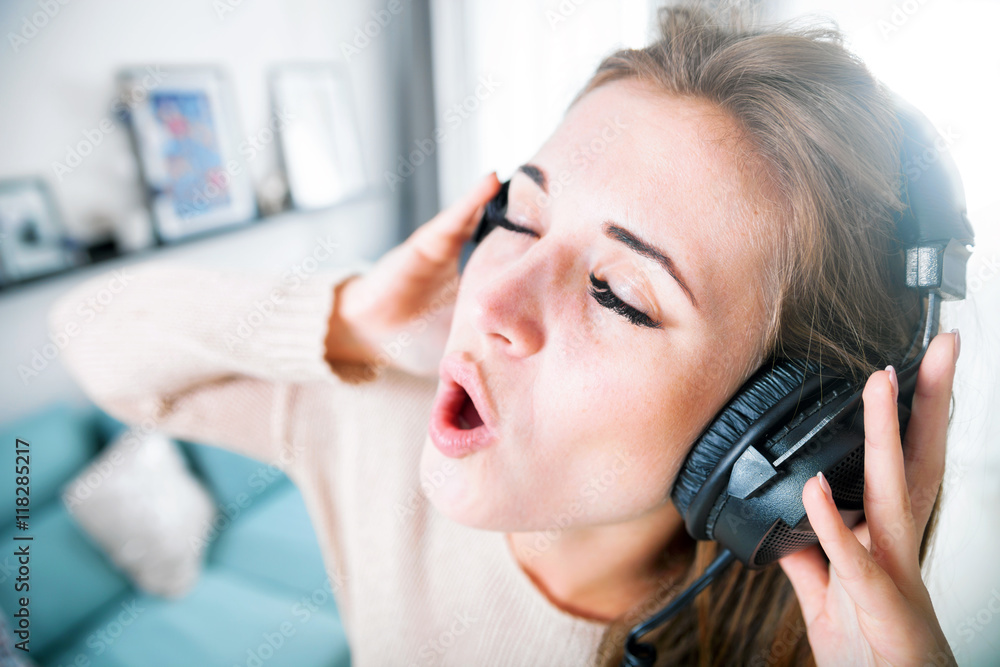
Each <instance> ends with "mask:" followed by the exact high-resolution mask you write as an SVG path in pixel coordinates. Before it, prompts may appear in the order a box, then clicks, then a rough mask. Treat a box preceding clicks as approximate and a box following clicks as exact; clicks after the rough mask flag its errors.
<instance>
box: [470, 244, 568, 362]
mask: <svg viewBox="0 0 1000 667" xmlns="http://www.w3.org/2000/svg"><path fill="white" fill-rule="evenodd" d="M531 254H532V253H528V255H525V256H522V257H521V258H520V259H519V260H518V261H517V262H514V263H512V264H508V265H507V266H504V267H503V268H500V269H498V270H497V271H496V272H495V273H493V274H492V275H491V276H490V277H489V278H487V279H486V280H485V281H484V282H483V284H482V285H480V286H479V287H478V289H477V290H476V291H475V293H474V295H473V297H472V300H471V309H470V310H471V321H472V326H473V327H474V328H475V329H476V330H477V331H478V332H479V333H480V334H481V335H482V336H483V337H484V338H485V339H486V341H487V343H488V344H489V345H492V346H495V347H496V348H497V349H499V350H500V351H501V352H502V353H504V354H507V355H509V356H512V357H519V358H523V357H528V356H531V355H532V354H535V353H537V352H538V351H539V350H541V349H542V346H543V345H544V344H545V325H544V321H543V320H544V308H543V299H544V297H545V292H546V291H547V290H549V289H550V286H551V285H552V284H553V283H552V281H551V280H550V279H549V275H547V274H548V273H549V271H548V270H547V269H546V268H545V266H544V263H543V262H539V261H538V260H539V257H538V256H536V257H535V258H534V259H533V260H532V259H530V258H529V256H530V255H531ZM551 296H552V295H549V297H550V298H551Z"/></svg>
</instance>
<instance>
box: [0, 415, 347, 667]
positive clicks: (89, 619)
mask: <svg viewBox="0 0 1000 667" xmlns="http://www.w3.org/2000/svg"><path fill="white" fill-rule="evenodd" d="M124 429H125V426H124V425H123V424H121V423H120V422H118V421H116V420H114V419H113V418H111V417H109V416H108V415H106V414H105V413H103V412H102V411H100V410H99V409H98V408H96V407H89V408H78V407H75V406H71V405H68V404H57V405H53V406H51V407H49V408H48V409H46V410H44V411H42V412H40V413H38V414H35V415H33V416H30V417H28V418H24V419H21V420H19V421H17V422H14V423H7V424H5V425H3V426H0V433H2V438H3V439H2V442H3V443H4V447H5V449H6V452H7V453H6V454H5V455H4V459H5V461H6V464H5V466H4V468H3V471H2V473H0V507H3V508H5V509H4V510H3V511H2V512H0V543H2V544H3V545H4V546H3V547H2V548H0V607H2V609H3V612H4V617H5V619H6V621H7V623H8V624H9V625H11V630H16V619H13V614H14V613H15V612H16V611H17V610H18V608H19V604H18V598H19V597H20V596H22V595H25V594H24V593H18V592H16V591H15V583H16V578H17V576H18V572H17V570H18V563H17V557H16V556H15V555H14V551H15V548H16V546H15V545H17V544H20V543H19V542H16V541H15V540H14V539H13V537H14V534H15V533H17V534H18V535H32V536H33V538H34V539H33V540H32V542H31V551H30V553H31V560H30V587H31V588H30V593H28V597H29V600H30V602H29V606H28V610H29V614H30V616H29V618H30V632H31V634H30V649H31V651H30V654H29V657H30V658H31V659H32V660H34V661H35V662H36V663H37V664H38V665H41V666H42V667H60V666H62V667H70V666H71V665H72V666H73V667H78V666H79V667H126V666H128V667H134V666H136V665H142V666H143V667H161V666H162V667H176V666H178V665H185V666H187V665H191V666H199V667H200V666H204V667H214V666H216V665H218V666H219V667H235V666H240V667H290V666H293V665H294V666H295V667H314V666H315V667H319V666H320V665H322V666H324V667H346V666H348V665H350V656H349V651H348V646H347V640H346V637H345V636H344V631H343V627H342V625H341V622H340V617H339V614H338V613H337V608H336V604H335V602H334V599H333V595H332V592H331V590H330V584H329V581H328V580H327V577H326V573H325V570H324V567H323V562H322V558H321V555H320V551H319V545H318V544H317V541H316V535H315V533H314V531H313V528H312V525H311V523H310V521H309V517H308V515H307V514H306V509H305V506H304V504H303V502H302V497H301V495H300V493H299V491H298V489H297V488H296V487H295V485H294V484H292V483H291V481H290V480H289V479H288V478H287V477H286V476H285V475H284V474H282V473H281V472H280V471H277V470H276V469H274V468H273V467H270V466H267V465H266V464H264V463H262V462H259V461H255V460H253V459H249V458H247V457H244V456H241V455H239V454H235V453H233V452H230V451H227V450H224V449H220V448H217V447H211V446H207V445H202V444H197V443H191V442H184V441H179V444H180V446H181V449H182V451H183V452H184V455H185V457H186V459H187V462H188V464H189V466H190V468H191V470H192V471H193V472H194V474H195V475H196V476H197V477H199V478H200V479H201V480H202V481H203V482H204V484H205V486H206V487H207V488H208V490H209V491H210V493H211V494H212V495H213V497H214V499H215V501H216V503H217V509H218V512H219V513H220V514H218V515H217V521H216V523H215V526H216V527H218V530H217V531H216V532H215V534H214V535H212V539H211V542H210V543H209V546H208V549H207V554H206V556H205V560H204V569H203V570H202V572H201V576H200V578H199V580H198V583H197V585H196V587H195V588H194V589H193V590H192V591H191V592H189V593H188V594H187V595H186V596H184V597H182V598H180V599H176V600H170V599H166V598H162V597H159V596H156V595H149V594H147V593H144V592H142V591H139V590H137V589H136V588H135V587H133V586H132V585H131V584H130V582H129V580H128V579H127V578H126V577H125V576H123V574H122V572H121V571H119V570H118V569H117V568H116V567H115V566H114V565H113V564H112V563H111V561H110V560H109V559H108V558H107V557H106V556H105V555H104V554H103V552H102V551H101V550H100V549H99V548H98V547H97V546H96V545H95V544H94V543H93V542H91V540H90V539H89V537H88V536H87V535H86V534H85V533H84V532H83V531H82V530H81V529H80V528H79V527H78V526H77V524H76V523H75V521H74V520H73V518H72V516H71V515H70V514H69V512H68V511H67V510H66V508H65V507H64V506H63V503H62V501H61V499H60V491H61V489H62V487H63V485H64V484H65V483H66V482H68V481H69V480H70V479H72V478H73V477H74V476H75V475H76V474H77V473H78V472H79V471H80V470H81V469H82V468H83V467H85V466H86V465H87V463H88V462H89V461H90V460H91V459H92V458H93V457H94V456H95V455H96V454H97V453H98V452H99V451H100V449H101V448H102V447H104V446H105V445H106V444H107V443H108V442H109V441H110V440H111V439H113V438H114V437H115V435H117V434H118V433H119V432H121V431H122V430H124ZM17 438H20V439H22V440H25V441H27V442H29V443H30V451H31V459H30V465H31V480H30V494H31V495H30V498H31V506H30V510H31V513H30V519H29V529H28V530H27V531H19V530H17V529H16V527H15V525H14V521H15V513H14V510H13V508H14V507H15V505H14V498H15V496H14V486H15V480H14V468H13V466H14V456H15V454H14V448H15V441H16V439H17ZM12 620H13V621H14V622H13V623H12ZM14 641H17V638H16V637H15V638H14Z"/></svg>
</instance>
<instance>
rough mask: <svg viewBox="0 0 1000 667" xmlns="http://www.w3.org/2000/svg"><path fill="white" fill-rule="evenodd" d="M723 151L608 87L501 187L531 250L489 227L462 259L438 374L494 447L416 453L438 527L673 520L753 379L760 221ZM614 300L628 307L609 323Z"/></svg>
mask: <svg viewBox="0 0 1000 667" xmlns="http://www.w3.org/2000/svg"><path fill="white" fill-rule="evenodd" d="M735 131H736V128H735V125H734V124H733V123H732V121H730V120H729V119H728V118H727V117H726V116H724V115H723V114H722V113H721V112H720V111H719V110H718V109H717V108H716V107H714V106H713V105H711V104H710V103H707V102H704V101H700V100H692V99H681V98H677V97H672V96H667V95H665V94H663V93H657V92H655V91H653V90H651V89H649V88H646V87H645V86H644V85H643V84H640V83H637V82H634V81H615V82H611V83H608V84H605V85H603V86H601V87H599V88H597V89H595V90H593V91H591V92H590V93H589V94H587V95H586V96H584V97H583V98H582V99H581V100H579V101H578V103H577V104H576V105H575V106H574V107H572V108H571V109H570V110H569V111H568V112H567V114H566V116H565V118H564V120H563V122H562V123H561V124H560V125H559V127H558V128H557V129H556V131H555V132H554V134H553V135H552V136H551V137H550V138H549V140H548V141H547V142H546V143H545V144H544V145H543V146H542V147H541V149H540V150H539V151H538V152H537V153H536V154H535V155H534V156H533V157H532V158H531V159H530V160H529V161H528V163H527V164H528V165H530V166H527V167H524V168H522V169H520V170H518V171H517V172H516V173H515V174H514V175H513V176H512V178H511V181H510V189H509V199H508V207H507V218H508V219H509V220H510V221H512V222H513V223H514V224H515V225H517V226H519V227H520V228H523V229H524V230H526V231H524V232H522V231H513V230H510V229H506V228H502V227H498V228H496V229H494V230H493V231H492V232H490V233H489V234H488V235H487V236H486V238H485V239H484V240H483V241H482V243H481V244H480V245H479V246H478V247H477V248H476V250H475V252H473V253H472V255H471V257H470V258H469V260H468V263H467V264H466V267H465V268H464V271H463V274H462V278H461V282H460V286H459V290H458V295H457V300H456V303H455V311H454V319H453V321H452V325H451V331H450V334H449V337H448V341H447V344H446V349H445V357H444V362H443V364H442V368H443V369H444V368H449V369H453V368H455V366H454V365H449V364H450V363H451V362H454V361H455V360H459V361H463V362H465V366H466V368H472V369H477V370H478V374H479V377H480V378H481V381H482V391H483V392H484V394H485V402H486V403H488V404H489V406H490V407H488V408H487V407H486V406H480V408H479V412H480V413H484V412H485V413H492V416H493V419H494V420H495V423H494V424H492V428H491V429H490V430H492V432H493V436H494V437H493V438H492V439H491V441H490V443H489V444H488V446H486V447H485V448H482V449H478V450H476V451H472V452H471V453H467V454H465V455H462V456H458V457H454V456H446V455H445V454H444V453H442V452H441V451H440V450H439V449H438V447H437V446H436V445H435V444H434V442H433V440H432V437H431V435H430V434H429V435H428V439H427V441H426V442H425V444H424V449H423V453H422V460H421V474H422V479H423V481H424V484H423V487H424V490H425V492H426V493H427V494H428V496H429V497H430V500H431V502H432V503H433V504H434V506H435V507H436V508H437V509H438V511H440V512H441V513H442V514H444V515H445V516H448V517H450V518H451V519H453V520H455V521H457V522H459V523H462V524H465V525H468V526H473V527H477V528H483V529H489V530H502V531H508V532H524V531H541V530H548V529H566V528H568V527H571V526H572V527H579V526H585V525H595V524H605V523H613V522H619V521H625V520H630V519H633V518H637V517H639V516H641V515H643V514H645V513H647V512H650V511H652V510H655V509H657V508H660V509H662V506H663V504H664V503H667V502H669V492H670V487H671V485H672V483H673V480H674V477H675V476H676V473H677V471H678V469H679V468H680V465H681V462H682V461H683V460H684V457H685V455H686V454H687V452H688V450H689V449H690V447H691V446H692V444H693V443H694V441H695V439H696V438H697V436H698V435H699V434H700V432H701V431H702V430H703V429H704V428H705V427H706V426H707V425H708V423H709V421H710V420H711V418H712V417H713V416H714V415H715V413H716V412H717V411H718V410H719V409H720V408H721V407H722V406H723V405H724V404H725V402H726V400H727V399H728V398H729V397H730V396H731V395H732V394H733V393H735V391H736V389H737V388H738V387H739V386H740V384H742V382H743V381H744V380H745V379H746V377H748V376H749V374H750V373H751V372H752V371H753V370H754V368H755V364H756V361H757V359H758V358H759V357H758V355H759V354H760V349H759V348H760V341H761V336H762V332H763V324H764V322H765V321H766V319H767V313H768V312H769V310H768V306H769V304H766V303H764V302H765V300H766V299H765V298H764V297H763V295H762V293H761V289H760V287H759V284H760V283H761V281H762V280H763V275H764V273H763V267H764V261H765V260H764V258H765V257H766V256H767V253H768V252H769V248H770V244H769V242H768V241H767V240H766V239H764V238H761V234H760V233H758V232H755V231H754V230H755V229H757V228H758V227H765V228H766V221H764V219H763V218H764V209H763V207H759V210H757V209H758V207H756V206H754V205H753V204H752V200H751V199H747V198H745V195H744V189H743V187H742V186H741V179H740V174H739V172H738V170H737V166H736V155H737V152H738V151H739V150H740V149H739V145H738V144H736V143H735V142H734V141H732V140H731V137H732V136H734V134H735ZM727 137H729V138H727ZM591 274H593V277H594V278H595V279H596V280H597V281H598V282H597V284H596V285H595V284H594V283H593V282H592V280H591ZM601 281H603V282H601ZM591 291H596V292H598V294H599V298H600V299H601V301H603V304H602V303H599V301H598V299H595V297H594V296H593V295H592V294H591ZM609 291H610V292H613V293H614V295H615V296H616V297H617V298H618V299H620V300H621V301H622V302H624V304H627V305H626V306H625V307H622V306H620V305H619V306H618V309H617V310H612V309H610V308H609V307H607V306H608V305H612V306H613V305H614V301H613V299H612V298H611V297H610V296H609V294H608V292H609ZM633 309H634V311H638V312H634V311H633ZM465 384H469V383H468V382H467V381H466V382H465ZM448 386H450V381H449V380H447V379H442V380H441V381H439V384H438V393H437V398H436V399H435V407H434V410H436V411H437V410H442V409H443V408H444V407H445V406H444V404H445V403H447V401H445V400H443V399H444V398H445V396H446V394H447V392H446V391H445V390H446V389H447V388H448ZM444 412H447V410H444ZM473 421H475V418H474V417H473ZM487 421H489V420H487ZM463 425H464V424H463ZM430 431H431V433H433V432H434V426H433V418H432V425H431V429H430Z"/></svg>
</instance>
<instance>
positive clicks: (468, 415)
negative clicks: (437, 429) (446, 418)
mask: <svg viewBox="0 0 1000 667" xmlns="http://www.w3.org/2000/svg"><path fill="white" fill-rule="evenodd" d="M459 388H461V385H459ZM462 393H463V394H464V395H465V396H464V398H463V399H462V405H461V407H459V409H458V413H457V419H456V426H458V428H460V429H462V430H463V431H467V430H469V429H473V428H476V427H478V426H482V425H483V418H482V417H480V416H479V411H478V410H476V404H475V403H473V402H472V397H471V396H469V394H468V393H467V392H466V391H465V389H462Z"/></svg>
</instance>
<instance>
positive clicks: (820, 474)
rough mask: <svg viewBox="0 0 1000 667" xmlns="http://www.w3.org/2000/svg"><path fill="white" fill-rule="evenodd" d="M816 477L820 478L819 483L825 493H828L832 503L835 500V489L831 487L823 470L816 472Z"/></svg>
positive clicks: (827, 496)
mask: <svg viewBox="0 0 1000 667" xmlns="http://www.w3.org/2000/svg"><path fill="white" fill-rule="evenodd" d="M816 479H818V480H819V485H820V486H821V487H822V488H823V493H824V494H826V499H827V500H829V501H830V502H831V503H832V502H833V489H831V488H830V483H829V482H828V481H826V477H825V476H824V475H823V471H822V470H820V471H819V472H818V473H816Z"/></svg>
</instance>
